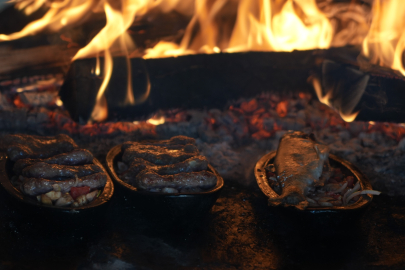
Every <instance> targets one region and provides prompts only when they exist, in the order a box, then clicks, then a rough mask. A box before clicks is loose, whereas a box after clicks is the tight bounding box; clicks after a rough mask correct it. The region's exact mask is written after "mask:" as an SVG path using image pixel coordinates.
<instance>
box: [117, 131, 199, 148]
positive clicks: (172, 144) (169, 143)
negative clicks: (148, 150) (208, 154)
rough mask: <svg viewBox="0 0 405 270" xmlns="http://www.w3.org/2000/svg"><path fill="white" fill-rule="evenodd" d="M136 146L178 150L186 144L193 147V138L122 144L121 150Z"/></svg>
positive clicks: (177, 137)
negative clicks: (163, 147)
mask: <svg viewBox="0 0 405 270" xmlns="http://www.w3.org/2000/svg"><path fill="white" fill-rule="evenodd" d="M138 144H142V145H155V146H165V147H169V148H172V149H176V148H177V149H180V148H182V147H183V146H184V145H187V144H193V145H195V139H194V138H190V137H187V136H182V135H179V136H174V137H172V138H171V139H170V140H161V141H145V142H142V143H139V142H125V143H123V144H122V147H121V150H122V151H125V150H126V149H127V148H129V147H131V146H133V145H138Z"/></svg>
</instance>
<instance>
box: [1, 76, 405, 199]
mask: <svg viewBox="0 0 405 270" xmlns="http://www.w3.org/2000/svg"><path fill="white" fill-rule="evenodd" d="M57 78H60V77H57ZM57 78H55V79H52V78H49V77H47V78H46V81H47V82H49V84H50V85H48V86H47V85H46V83H44V82H41V83H40V85H41V89H39V90H40V92H41V95H38V96H36V95H33V94H32V93H31V92H30V93H26V92H24V91H21V89H22V88H21V87H15V86H13V84H12V82H10V83H9V84H10V85H11V86H12V87H10V88H8V89H6V90H5V89H2V91H1V95H0V130H2V133H3V134H5V133H17V132H19V133H28V134H39V135H52V134H58V133H65V134H68V135H70V136H72V137H73V138H74V139H75V141H76V142H77V143H78V144H79V146H81V147H83V148H87V149H88V150H90V151H92V152H93V153H94V155H95V156H96V157H97V158H98V159H99V160H100V161H101V162H103V161H104V160H105V156H106V154H107V152H108V151H109V150H110V149H111V148H112V147H113V146H115V145H117V144H121V143H123V142H125V141H128V140H143V139H168V138H170V137H172V136H175V135H186V136H190V137H193V138H196V141H197V146H198V148H199V150H200V151H201V153H202V154H203V155H205V156H206V157H207V158H208V160H209V161H210V163H211V165H213V166H214V168H216V169H217V170H218V172H219V173H220V174H221V175H222V176H223V177H224V179H225V181H227V182H228V183H232V182H235V183H238V184H242V185H244V186H251V185H256V182H255V179H254V175H253V168H254V166H255V164H256V162H257V161H258V160H259V159H260V157H261V156H263V155H264V154H266V153H268V152H269V151H273V150H276V149H277V146H278V142H279V139H280V138H281V136H282V135H283V134H284V133H285V132H286V131H288V130H301V131H304V132H306V133H314V134H315V136H316V138H317V139H318V140H319V141H320V142H322V143H325V144H327V145H328V146H329V147H330V150H331V153H333V154H335V155H337V156H340V157H342V158H344V159H347V160H348V161H350V162H352V163H354V164H355V165H356V166H357V167H359V168H360V169H361V170H362V171H363V173H364V174H365V175H366V176H367V177H368V178H369V180H370V182H371V184H372V185H373V188H374V189H376V190H380V191H382V192H384V193H386V194H389V195H391V196H397V195H405V125H404V124H392V123H372V122H370V123H368V122H359V121H354V122H351V123H346V122H344V121H343V120H342V119H341V117H340V116H339V115H338V114H337V113H336V112H335V111H333V110H332V109H330V108H329V107H327V106H326V105H323V104H321V103H320V102H318V101H317V100H316V99H314V97H313V96H311V95H310V94H304V93H299V94H297V95H286V96H280V95H275V94H271V93H263V94H261V95H259V96H256V97H254V98H251V99H240V100H236V101H232V102H229V104H228V105H227V106H225V108H223V109H221V110H220V109H211V110H182V109H173V110H170V111H158V112H157V114H156V117H158V116H159V117H164V118H165V123H164V124H161V125H156V126H155V125H152V124H150V123H149V122H147V121H140V122H120V121H117V122H105V123H95V124H87V125H82V124H79V123H76V122H74V121H73V120H72V119H71V118H70V117H69V114H68V113H67V112H66V111H65V110H64V109H63V106H59V105H58V102H57V99H58V98H57V95H55V92H57V91H58V89H59V86H60V84H61V81H60V79H59V80H58V79H57ZM40 79H41V78H39V79H38V80H40ZM42 80H43V78H42ZM29 81H33V82H34V83H37V81H35V80H29ZM2 85H7V83H4V82H3V84H2ZM17 89H19V91H16V90H17ZM27 89H32V87H31V88H27ZM28 97H29V98H28Z"/></svg>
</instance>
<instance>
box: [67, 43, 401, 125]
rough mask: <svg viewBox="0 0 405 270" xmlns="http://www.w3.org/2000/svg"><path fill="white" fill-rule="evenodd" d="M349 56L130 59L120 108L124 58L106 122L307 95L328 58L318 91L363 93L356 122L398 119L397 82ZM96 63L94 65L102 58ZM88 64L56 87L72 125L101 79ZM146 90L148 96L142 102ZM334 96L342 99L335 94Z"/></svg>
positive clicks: (87, 109)
mask: <svg viewBox="0 0 405 270" xmlns="http://www.w3.org/2000/svg"><path fill="white" fill-rule="evenodd" d="M353 51H354V50H353V49H347V48H346V49H334V50H326V51H322V50H314V51H294V52H291V53H285V52H277V53H276V52H249V53H237V54H211V55H189V56H181V57H177V58H161V59H147V60H144V59H140V58H133V59H130V62H131V66H132V70H131V79H132V86H133V95H134V97H135V103H134V104H128V102H127V103H126V98H127V79H128V78H127V64H126V59H125V58H123V57H114V58H113V62H114V70H113V72H112V76H111V80H110V82H109V83H108V85H107V88H106V91H105V97H106V101H107V105H108V110H109V118H110V119H114V120H115V119H130V120H134V119H137V118H143V117H145V116H150V114H152V113H154V112H156V111H157V110H158V109H170V108H184V109H188V108H223V107H224V106H225V105H226V104H227V102H228V101H230V100H233V99H238V98H240V97H253V96H255V95H257V94H259V93H262V92H268V91H272V92H275V93H286V94H288V93H297V92H306V93H313V89H312V87H311V86H310V84H309V83H307V79H308V77H309V76H310V74H314V73H318V74H319V65H318V64H317V63H319V62H321V63H322V62H324V61H325V59H331V58H332V59H338V60H337V61H338V63H335V66H333V65H331V64H330V63H332V62H325V63H329V64H324V66H325V65H327V66H328V67H329V68H327V69H324V71H323V74H321V76H323V79H322V80H323V86H324V87H325V86H326V88H335V92H337V94H338V95H341V94H342V93H344V92H343V90H345V91H346V93H347V91H348V89H349V90H350V91H361V92H364V94H361V92H360V94H359V95H358V97H357V98H358V99H359V102H358V105H357V106H355V105H351V106H349V107H352V108H354V111H358V110H360V113H359V115H358V116H357V120H362V121H388V122H405V108H404V107H403V104H402V101H403V100H405V92H404V91H403V89H404V88H405V79H403V78H401V77H400V76H396V75H395V74H394V73H392V72H391V73H387V72H385V71H384V69H382V68H379V67H377V68H376V69H375V70H373V71H371V72H367V73H366V72H363V71H360V70H359V67H358V66H356V65H355V63H356V58H355V57H356V56H357V54H354V53H353ZM342 52H343V53H342ZM314 56H315V57H314ZM100 62H101V66H102V65H103V62H104V61H103V59H101V61H100ZM342 62H343V63H342ZM96 63H97V61H96V59H94V58H93V59H84V60H78V61H75V62H73V64H72V65H71V67H70V70H69V72H68V75H67V77H66V80H65V82H64V85H63V86H62V88H61V91H60V97H61V100H62V101H63V103H64V105H65V107H66V108H67V110H68V111H69V112H70V114H71V116H72V118H73V119H74V120H75V121H83V122H87V121H88V120H90V117H91V113H92V111H93V108H94V104H95V100H96V96H97V93H98V89H99V88H100V85H101V83H102V78H103V72H101V74H100V75H99V76H96V75H94V70H95V69H96ZM331 66H332V67H331ZM321 73H322V71H321ZM366 77H367V78H368V79H367V80H365V78H366ZM325 84H326V85H325ZM356 89H357V90H356ZM147 92H148V93H149V96H148V97H147V98H146V99H145V100H143V99H144V98H145V94H146V93H147ZM340 99H341V100H342V102H344V103H346V102H347V99H342V97H341V96H340ZM345 106H346V105H345Z"/></svg>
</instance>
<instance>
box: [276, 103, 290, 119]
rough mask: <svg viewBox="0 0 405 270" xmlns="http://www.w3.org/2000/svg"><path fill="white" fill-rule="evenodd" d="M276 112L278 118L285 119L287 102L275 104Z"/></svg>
mask: <svg viewBox="0 0 405 270" xmlns="http://www.w3.org/2000/svg"><path fill="white" fill-rule="evenodd" d="M276 111H277V113H278V115H279V116H280V117H285V116H286V115H287V102H286V101H280V102H279V103H278V104H277V107H276Z"/></svg>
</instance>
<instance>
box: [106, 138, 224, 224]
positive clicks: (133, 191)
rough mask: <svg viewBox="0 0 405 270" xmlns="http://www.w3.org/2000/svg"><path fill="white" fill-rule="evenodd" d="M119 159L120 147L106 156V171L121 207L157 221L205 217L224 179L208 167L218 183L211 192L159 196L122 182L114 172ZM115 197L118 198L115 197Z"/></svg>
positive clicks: (159, 193)
mask: <svg viewBox="0 0 405 270" xmlns="http://www.w3.org/2000/svg"><path fill="white" fill-rule="evenodd" d="M121 157H122V153H121V145H117V146H115V147H113V148H112V149H111V150H110V151H109V152H108V154H107V157H106V161H107V169H108V171H109V172H110V174H111V176H112V178H113V180H114V181H115V183H116V188H117V191H119V193H120V196H121V197H122V198H121V199H124V200H125V202H124V204H126V205H128V206H130V207H133V208H134V209H136V210H139V211H142V212H145V213H149V214H150V216H153V217H154V218H157V219H159V217H160V218H163V217H164V218H166V219H169V220H176V219H178V218H180V217H182V218H184V217H186V219H192V218H194V217H198V216H203V215H205V214H207V213H208V212H209V211H210V209H211V208H212V206H213V205H214V204H215V202H216V200H217V199H218V197H219V194H220V191H221V189H222V188H223V186H224V180H223V178H222V177H221V176H220V175H219V173H218V172H217V171H216V170H215V169H214V168H213V167H212V166H211V165H208V168H209V171H210V172H212V173H214V174H215V175H216V177H217V184H216V185H215V187H213V188H212V189H210V190H207V191H203V192H187V193H162V192H148V191H140V190H138V189H137V188H136V187H134V186H132V185H130V184H128V183H126V182H124V181H122V180H121V179H120V178H119V177H118V175H117V173H116V164H117V161H120V160H121ZM117 197H118V195H117Z"/></svg>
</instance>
